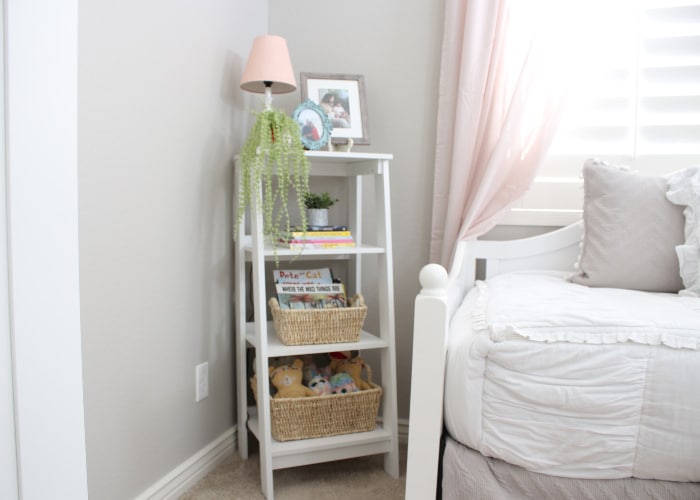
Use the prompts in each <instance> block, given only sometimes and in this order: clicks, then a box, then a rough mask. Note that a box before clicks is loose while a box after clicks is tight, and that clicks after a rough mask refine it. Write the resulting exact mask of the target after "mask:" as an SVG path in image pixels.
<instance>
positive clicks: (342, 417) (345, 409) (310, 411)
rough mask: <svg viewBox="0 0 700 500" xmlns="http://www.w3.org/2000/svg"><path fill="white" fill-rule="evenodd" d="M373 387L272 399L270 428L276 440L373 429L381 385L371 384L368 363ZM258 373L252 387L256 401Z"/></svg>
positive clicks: (252, 379) (380, 395)
mask: <svg viewBox="0 0 700 500" xmlns="http://www.w3.org/2000/svg"><path fill="white" fill-rule="evenodd" d="M365 368H366V370H367V378H368V382H369V384H370V386H371V387H372V388H371V389H365V390H364V391H358V392H349V393H346V394H334V395H327V396H311V397H305V398H272V397H271V398H270V427H271V431H272V437H273V438H275V439H276V440H277V441H293V440H297V439H311V438H320V437H327V436H337V435H340V434H352V433H354V432H367V431H372V430H374V428H375V427H376V425H377V413H378V412H379V402H380V401H381V399H382V388H381V387H380V386H378V385H376V384H374V383H372V371H371V369H370V367H369V366H367V365H365ZM255 380H256V379H255V376H253V377H252V378H251V379H250V387H251V389H252V390H253V394H254V395H255V399H256V401H257V397H258V394H257V392H258V391H257V385H256V383H255Z"/></svg>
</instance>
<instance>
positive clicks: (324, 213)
mask: <svg viewBox="0 0 700 500" xmlns="http://www.w3.org/2000/svg"><path fill="white" fill-rule="evenodd" d="M306 223H307V224H308V225H309V226H327V225H328V209H327V208H308V209H306Z"/></svg>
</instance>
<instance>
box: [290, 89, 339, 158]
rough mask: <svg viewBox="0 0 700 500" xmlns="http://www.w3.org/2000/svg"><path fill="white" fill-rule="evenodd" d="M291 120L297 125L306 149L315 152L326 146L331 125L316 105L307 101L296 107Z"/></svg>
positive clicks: (331, 128) (329, 136)
mask: <svg viewBox="0 0 700 500" xmlns="http://www.w3.org/2000/svg"><path fill="white" fill-rule="evenodd" d="M292 118H293V119H294V121H295V122H297V123H298V124H299V128H300V130H301V143H302V144H303V145H304V147H305V148H306V149H310V150H317V149H321V148H322V147H323V146H325V145H326V144H328V141H329V140H330V138H331V130H333V125H332V124H331V121H330V120H329V119H328V117H327V116H326V114H325V113H324V112H323V109H321V107H320V106H319V105H318V104H316V103H315V102H313V101H311V100H308V99H307V100H306V101H304V102H302V103H301V104H300V105H299V106H297V108H296V109H295V110H294V113H293V114H292Z"/></svg>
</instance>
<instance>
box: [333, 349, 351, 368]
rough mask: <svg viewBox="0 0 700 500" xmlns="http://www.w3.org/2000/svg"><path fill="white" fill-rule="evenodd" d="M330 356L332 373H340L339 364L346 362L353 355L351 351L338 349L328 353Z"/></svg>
mask: <svg viewBox="0 0 700 500" xmlns="http://www.w3.org/2000/svg"><path fill="white" fill-rule="evenodd" d="M328 355H329V356H330V363H329V365H328V366H330V369H331V373H338V366H340V365H341V364H342V363H345V362H346V361H347V360H348V359H350V358H351V357H352V352H351V351H337V352H331V353H328Z"/></svg>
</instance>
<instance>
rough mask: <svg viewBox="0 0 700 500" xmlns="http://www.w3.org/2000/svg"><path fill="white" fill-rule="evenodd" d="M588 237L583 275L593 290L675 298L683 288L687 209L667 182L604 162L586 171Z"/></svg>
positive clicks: (580, 273) (581, 280)
mask: <svg viewBox="0 0 700 500" xmlns="http://www.w3.org/2000/svg"><path fill="white" fill-rule="evenodd" d="M583 190H584V199H583V227H584V236H583V241H582V246H581V254H580V256H579V262H578V272H577V273H576V274H575V275H573V276H572V277H571V278H570V279H571V281H573V282H574V283H579V284H581V285H587V286H592V287H607V288H625V289H630V290H643V291H649V292H672V293H676V292H678V291H679V290H681V289H682V288H683V281H682V279H681V276H680V271H679V265H678V256H677V254H676V246H678V245H682V244H683V243H684V241H685V234H684V228H685V217H684V215H683V207H681V206H678V205H674V204H673V203H671V202H670V201H669V200H668V199H667V198H666V191H667V190H668V181H667V180H666V179H665V178H663V177H653V176H648V175H643V174H639V173H635V172H630V171H627V170H623V169H621V168H619V167H616V166H613V165H609V164H607V163H605V162H602V161H600V160H595V159H590V160H586V162H585V163H584V165H583Z"/></svg>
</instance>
